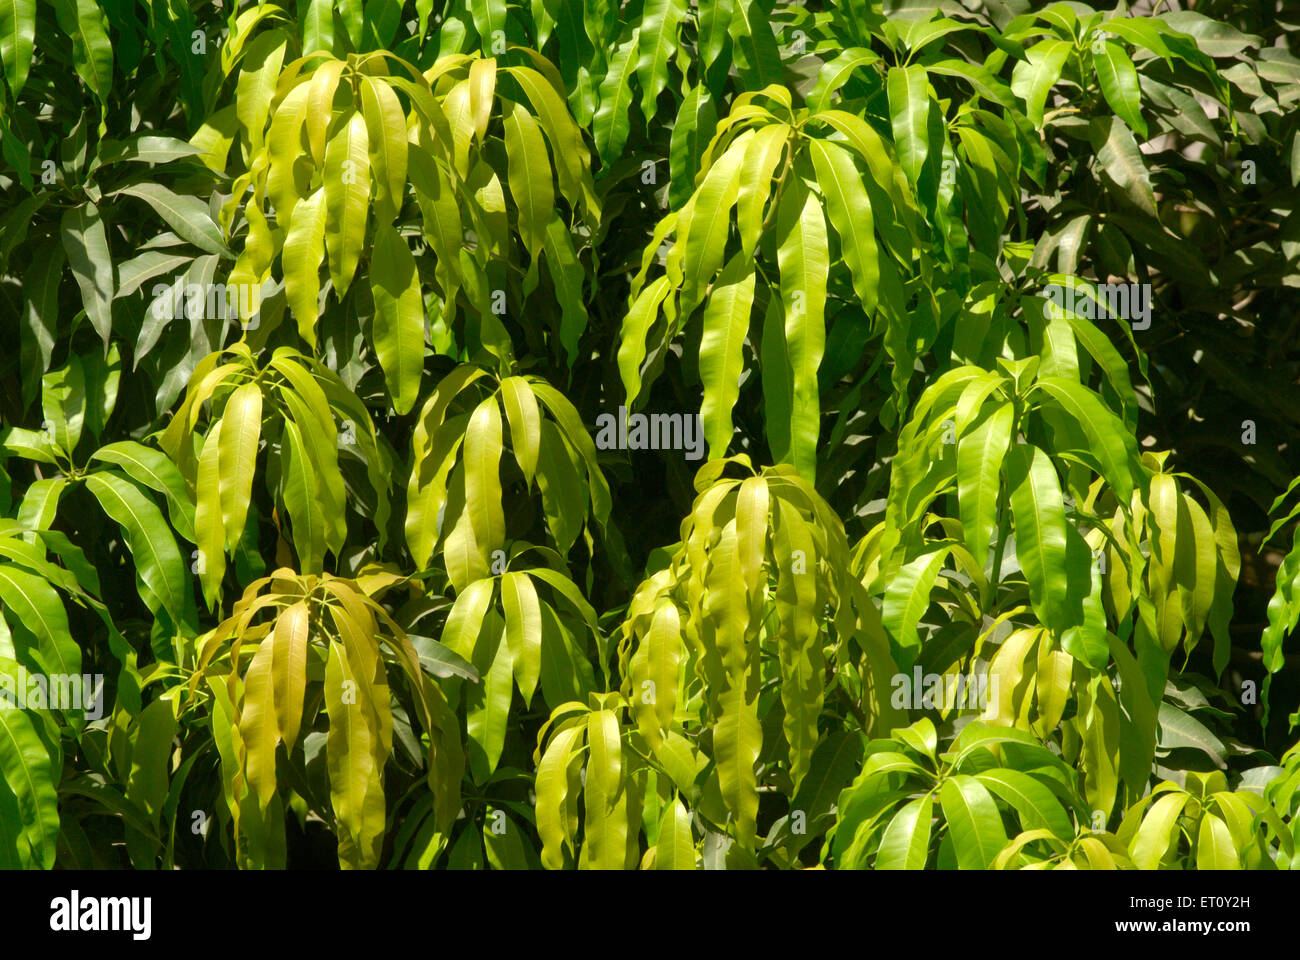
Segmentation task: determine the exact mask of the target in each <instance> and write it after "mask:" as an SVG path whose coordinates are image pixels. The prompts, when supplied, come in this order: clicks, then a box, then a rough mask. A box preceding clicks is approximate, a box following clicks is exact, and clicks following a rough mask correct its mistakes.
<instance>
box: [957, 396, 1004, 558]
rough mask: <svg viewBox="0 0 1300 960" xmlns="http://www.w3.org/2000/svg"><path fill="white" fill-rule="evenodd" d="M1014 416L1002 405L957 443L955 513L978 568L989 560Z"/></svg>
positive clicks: (967, 547)
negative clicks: (958, 516)
mask: <svg viewBox="0 0 1300 960" xmlns="http://www.w3.org/2000/svg"><path fill="white" fill-rule="evenodd" d="M1014 416H1015V410H1014V408H1013V407H1012V405H1011V404H1009V403H1004V404H1002V405H1001V406H999V407H998V408H997V409H995V410H994V411H993V412H992V413H991V414H989V416H987V417H986V418H985V419H984V420H983V422H981V423H980V424H979V425H978V426H977V427H976V428H975V429H974V430H971V431H969V432H968V433H966V434H965V435H964V436H963V437H962V438H961V439H960V440H958V441H957V505H958V511H959V513H960V515H961V523H962V530H963V531H964V532H965V536H966V549H968V550H969V551H970V552H971V556H973V557H974V558H975V562H976V563H977V564H979V566H980V567H981V569H982V568H983V566H984V562H985V560H986V559H988V555H989V542H990V540H991V539H992V536H993V528H994V526H995V525H996V523H997V509H998V496H999V493H1000V491H1001V483H1002V461H1003V460H1004V459H1005V458H1006V454H1007V447H1008V446H1009V445H1010V443H1011V425H1012V421H1013V419H1014ZM997 574H998V571H994V575H995V576H996V575H997Z"/></svg>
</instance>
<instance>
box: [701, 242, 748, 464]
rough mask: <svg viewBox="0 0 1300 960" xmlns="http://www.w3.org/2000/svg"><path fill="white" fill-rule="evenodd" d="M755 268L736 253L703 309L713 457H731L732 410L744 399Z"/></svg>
mask: <svg viewBox="0 0 1300 960" xmlns="http://www.w3.org/2000/svg"><path fill="white" fill-rule="evenodd" d="M754 276H755V267H754V262H753V260H752V259H751V258H749V257H746V256H745V255H744V253H743V251H742V252H738V253H736V254H735V255H734V256H733V257H732V258H731V260H730V262H729V263H728V264H727V265H726V267H724V268H723V270H722V273H720V274H719V275H718V279H717V280H716V281H715V282H714V284H713V289H712V291H711V293H710V295H709V301H708V303H707V304H706V305H705V308H704V331H703V334H702V335H701V339H700V358H699V364H700V382H701V383H702V384H703V385H704V401H703V403H702V404H701V406H700V420H701V423H702V426H703V429H704V436H705V439H706V440H708V443H709V457H710V459H716V458H719V457H724V456H726V454H727V447H728V446H730V444H731V435H732V430H733V427H732V423H731V411H732V408H733V407H735V405H736V400H737V398H738V397H739V396H740V376H741V368H742V366H743V363H744V344H745V337H746V335H747V334H748V332H749V311H750V308H751V307H752V305H753V302H754Z"/></svg>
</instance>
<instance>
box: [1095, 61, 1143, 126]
mask: <svg viewBox="0 0 1300 960" xmlns="http://www.w3.org/2000/svg"><path fill="white" fill-rule="evenodd" d="M1092 65H1093V67H1094V68H1095V69H1096V71H1097V82H1098V83H1100V84H1101V92H1102V94H1103V95H1104V96H1105V97H1106V102H1107V103H1109V104H1110V108H1111V109H1112V110H1114V111H1115V113H1116V115H1117V116H1119V118H1120V119H1122V120H1123V121H1124V122H1125V123H1127V124H1128V125H1129V127H1130V128H1131V129H1133V130H1134V131H1136V132H1137V133H1139V134H1141V135H1142V139H1144V140H1145V139H1146V136H1147V124H1146V121H1145V120H1143V119H1142V94H1141V92H1140V91H1139V90H1138V75H1137V70H1136V68H1134V66H1133V61H1132V60H1130V59H1129V57H1128V54H1127V53H1125V52H1124V47H1123V46H1122V45H1120V44H1118V43H1116V42H1115V41H1114V40H1106V41H1105V42H1104V43H1103V44H1102V49H1101V50H1100V51H1098V50H1097V47H1096V45H1095V44H1094V45H1093V47H1092Z"/></svg>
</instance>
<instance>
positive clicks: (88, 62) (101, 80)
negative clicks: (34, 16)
mask: <svg viewBox="0 0 1300 960" xmlns="http://www.w3.org/2000/svg"><path fill="white" fill-rule="evenodd" d="M54 12H55V14H56V15H57V17H58V20H59V27H60V28H61V29H62V30H63V32H64V33H65V34H67V35H68V36H69V37H71V38H72V60H73V63H74V64H75V66H76V68H77V74H78V75H79V76H80V77H81V79H82V80H84V81H85V83H86V86H87V87H89V88H90V91H91V93H93V94H94V95H95V99H96V100H98V101H99V102H100V103H101V104H107V103H108V94H109V91H110V90H112V89H113V45H112V43H111V42H110V41H109V38H108V20H107V18H106V17H105V16H104V13H103V11H102V10H101V9H100V8H99V4H98V3H96V2H95V0H55V4H54ZM101 130H102V126H101Z"/></svg>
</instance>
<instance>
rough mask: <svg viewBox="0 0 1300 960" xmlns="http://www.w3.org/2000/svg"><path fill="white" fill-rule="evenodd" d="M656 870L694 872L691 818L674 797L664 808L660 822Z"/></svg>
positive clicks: (656, 849) (679, 801)
mask: <svg viewBox="0 0 1300 960" xmlns="http://www.w3.org/2000/svg"><path fill="white" fill-rule="evenodd" d="M655 869H656V870H694V869H695V840H694V837H693V836H692V834H691V816H690V814H689V813H687V812H686V808H685V807H684V806H682V801H681V800H680V799H679V798H677V797H674V798H673V801H672V803H670V804H668V805H667V806H665V807H664V813H663V817H662V818H661V819H660V821H659V841H658V843H656V844H655Z"/></svg>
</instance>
